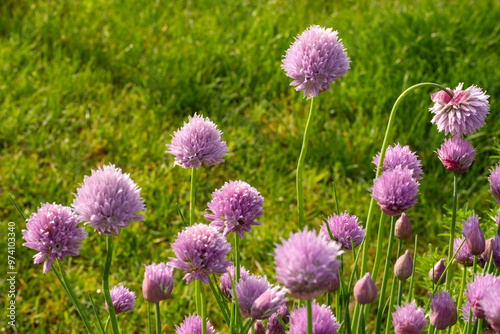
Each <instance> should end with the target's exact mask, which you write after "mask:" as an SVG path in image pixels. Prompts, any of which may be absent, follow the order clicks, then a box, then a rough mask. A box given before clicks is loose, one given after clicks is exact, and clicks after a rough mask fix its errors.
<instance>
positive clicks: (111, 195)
mask: <svg viewBox="0 0 500 334" xmlns="http://www.w3.org/2000/svg"><path fill="white" fill-rule="evenodd" d="M282 67H283V69H284V70H285V71H286V74H287V75H288V76H289V77H290V78H292V79H293V82H292V85H294V86H297V87H296V89H297V90H298V91H301V90H303V91H304V97H307V98H308V99H310V98H314V97H316V96H317V95H318V94H319V93H321V92H323V91H325V90H328V89H329V88H330V83H332V82H334V81H336V80H338V79H339V78H341V77H343V76H344V75H345V74H346V72H347V70H348V69H349V58H347V54H346V52H345V49H344V46H343V44H342V43H341V41H340V40H339V39H338V36H337V32H336V31H332V29H324V28H321V27H319V26H312V27H310V28H309V29H307V30H306V31H305V32H304V33H303V34H302V35H299V36H298V37H297V39H296V40H295V42H294V43H293V44H292V46H291V47H290V49H289V50H288V51H287V53H286V56H285V58H284V60H283V65H282ZM462 88H463V86H462V84H460V85H459V86H458V87H457V88H456V89H455V90H454V91H453V90H446V91H445V90H442V91H439V92H437V93H435V94H432V95H431V98H432V101H433V102H434V103H435V104H434V106H433V107H432V108H431V109H430V111H431V112H432V113H433V114H434V118H433V119H432V122H433V123H435V124H436V125H437V127H438V130H439V131H444V132H445V134H451V135H452V136H453V137H452V138H451V139H446V140H445V141H444V143H443V145H442V146H441V148H440V149H438V150H437V154H438V156H439V159H440V160H441V162H442V164H443V166H444V167H445V168H446V169H447V170H449V171H453V172H456V173H464V172H466V171H467V170H468V168H469V167H470V166H471V164H472V162H473V160H474V155H475V152H476V150H475V149H474V148H473V147H472V145H471V144H470V142H469V141H468V140H467V139H465V138H463V136H465V135H467V134H470V133H474V132H476V131H477V130H478V129H479V128H480V127H482V126H483V125H484V119H485V117H486V115H487V114H488V108H489V104H488V101H487V98H488V96H487V95H485V94H484V93H483V92H482V90H481V89H479V88H477V87H475V86H472V87H469V88H467V89H466V90H463V89H462ZM221 135H222V132H221V131H220V130H218V129H217V127H216V125H215V124H214V123H213V122H212V121H210V120H209V119H208V118H205V117H203V116H201V115H197V114H195V115H194V116H192V117H189V121H188V122H187V123H185V124H184V126H183V127H182V128H180V129H179V130H177V131H176V132H175V133H174V134H173V138H172V142H171V144H168V145H167V148H168V151H167V153H169V154H172V155H174V156H175V165H178V166H181V167H183V168H186V169H198V168H199V167H200V166H202V167H204V168H207V167H210V166H214V165H217V164H219V163H220V162H223V161H224V156H225V155H227V152H228V148H227V146H226V143H225V142H224V141H222V137H221ZM373 163H374V164H375V166H377V170H376V174H377V177H376V179H375V180H374V182H373V187H372V188H371V195H372V197H373V199H374V200H375V201H376V202H377V203H378V205H379V207H380V209H381V210H382V212H383V213H384V214H386V215H388V216H390V217H396V216H399V218H398V219H397V220H396V221H394V218H392V221H391V238H392V236H393V235H394V236H396V237H397V238H398V239H399V240H400V248H401V240H405V239H408V238H410V236H411V233H412V227H411V224H410V221H409V219H408V217H407V216H406V214H405V212H407V211H408V210H409V209H410V208H412V207H413V206H414V205H415V204H416V203H417V195H418V187H419V181H420V180H422V173H423V171H422V164H421V161H420V160H419V158H418V156H417V154H416V153H415V152H412V151H411V149H410V148H409V146H401V145H400V144H399V143H396V144H393V145H390V146H388V147H387V149H386V150H385V149H383V150H382V151H381V152H380V153H379V154H377V155H376V156H375V157H374V159H373ZM378 166H380V168H379V167H378ZM193 175H194V174H193ZM489 181H490V186H491V193H492V194H493V197H494V199H495V201H496V202H497V203H498V204H500V165H497V166H496V167H495V168H494V169H492V170H491V174H490V178H489ZM74 195H75V198H74V201H73V203H72V205H71V207H64V206H62V205H58V204H55V203H54V204H48V203H46V204H42V205H41V207H40V208H39V209H38V211H37V212H36V213H33V214H32V215H31V216H30V217H29V219H28V220H27V225H26V230H23V238H24V240H25V241H26V242H25V243H24V246H26V247H29V248H32V249H34V250H36V251H37V252H38V253H37V254H36V255H35V256H34V262H35V263H36V264H39V263H42V262H43V261H45V264H44V269H43V272H44V273H48V272H49V270H50V268H51V267H52V262H53V261H54V260H56V259H58V260H60V261H61V262H62V261H63V260H64V258H65V257H68V256H74V255H78V251H79V249H81V247H82V242H83V240H84V239H85V238H86V237H87V233H86V232H84V228H83V227H78V225H79V223H80V222H86V224H87V225H89V226H91V227H92V228H93V229H94V230H95V232H97V233H99V234H100V235H105V236H107V237H111V236H116V235H118V234H119V233H120V230H121V229H122V228H125V227H127V226H128V225H129V223H130V222H132V221H140V220H143V216H142V215H140V214H138V213H139V212H141V211H143V210H144V209H145V205H144V201H143V200H142V198H141V196H140V189H139V187H138V186H137V185H136V184H135V183H134V182H133V181H132V180H131V179H130V176H129V175H128V174H124V173H123V172H122V170H121V169H119V168H117V167H115V166H114V165H112V164H110V165H105V166H103V167H101V168H98V169H97V170H93V171H92V174H91V176H86V177H85V178H84V180H83V183H82V184H81V185H80V188H78V190H77V191H76V194H74ZM263 203H264V198H263V197H262V196H261V195H260V193H259V191H257V189H255V188H253V187H252V186H250V185H249V184H248V183H246V182H244V181H229V182H226V183H225V184H224V185H223V186H222V187H221V188H220V189H218V190H215V191H214V192H213V193H212V200H211V201H210V202H209V203H208V204H207V209H206V212H207V213H206V214H205V216H204V217H205V218H206V219H207V220H208V221H209V222H210V224H204V223H193V222H192V218H193V217H190V218H191V224H190V226H187V227H186V228H184V229H183V230H182V231H180V232H179V233H178V234H177V236H176V238H175V241H174V242H173V243H172V244H171V246H172V250H173V253H174V255H175V256H174V257H170V258H169V261H168V263H158V264H156V263H152V264H151V265H149V266H146V267H145V273H144V280H143V283H142V294H143V296H144V298H145V299H146V300H147V301H148V302H150V303H154V304H157V305H159V302H160V301H162V300H167V299H169V298H170V297H171V295H172V292H173V270H174V269H178V270H181V271H182V272H183V273H184V278H183V279H184V280H185V281H186V284H190V283H191V282H196V286H197V292H196V293H197V295H196V302H197V312H198V313H200V314H197V315H192V314H190V315H187V316H186V318H185V320H184V321H183V323H181V324H180V325H178V326H176V327H175V331H176V333H177V334H187V333H190V334H193V333H194V334H198V333H200V334H201V333H203V334H205V333H210V334H212V333H214V332H215V331H214V329H213V327H212V326H211V324H210V322H208V321H207V314H206V312H205V311H204V307H205V306H203V305H199V303H201V302H202V300H203V297H201V296H202V295H203V289H204V288H203V284H202V283H204V284H207V285H210V287H211V288H212V289H211V290H212V291H213V293H214V297H215V298H216V299H217V302H218V305H219V307H220V311H221V313H222V314H223V316H224V319H225V320H226V322H228V326H229V328H230V332H231V333H232V332H234V330H235V329H241V330H243V332H246V331H248V330H249V329H250V332H253V333H258V334H263V333H266V334H282V333H285V332H286V333H291V334H304V333H310V332H311V331H312V333H315V334H323V333H325V334H326V333H329V334H333V333H338V331H339V330H341V328H346V327H348V326H349V327H350V323H349V322H348V321H347V322H346V321H344V322H343V323H342V325H341V324H340V323H339V321H338V320H337V317H336V316H335V315H334V313H333V312H332V307H331V301H328V302H327V304H324V305H321V304H319V303H316V302H314V299H316V298H317V297H319V296H320V295H322V294H324V293H326V294H327V297H328V298H327V299H328V300H330V298H329V297H331V296H329V294H331V293H334V292H337V291H338V290H339V289H340V291H341V292H340V293H341V294H342V298H344V299H345V298H347V299H346V301H347V303H345V304H344V305H347V306H348V304H349V295H350V294H352V295H353V296H354V299H355V300H356V302H357V303H358V304H359V305H363V306H361V312H358V316H359V314H361V316H360V319H361V318H362V317H363V315H362V313H363V308H364V307H365V305H368V304H371V303H373V302H374V301H375V300H376V299H377V297H379V301H380V303H379V310H378V311H377V317H379V316H380V317H381V315H382V312H383V306H384V304H385V299H384V298H385V290H386V285H387V269H388V266H387V265H386V269H385V272H384V281H383V283H382V287H381V289H380V291H378V289H377V286H376V284H375V282H374V281H373V279H372V276H376V275H377V270H374V273H373V274H372V275H370V273H362V274H364V276H362V277H361V275H359V277H360V278H359V279H358V280H357V282H356V283H355V285H354V287H352V286H351V285H350V284H347V285H346V282H345V281H344V277H343V274H344V272H343V270H342V269H341V268H342V261H343V258H342V254H343V253H344V252H348V251H353V253H354V251H355V248H356V247H358V246H360V245H362V244H363V243H364V241H365V240H366V239H365V237H366V235H365V234H366V233H367V231H366V230H365V229H363V228H362V226H361V224H360V222H359V221H358V218H357V217H356V216H354V215H351V214H349V213H348V212H344V213H340V212H337V213H334V214H332V215H331V216H330V217H328V218H327V219H326V221H324V222H323V224H322V226H320V227H319V230H318V231H316V230H314V229H313V230H310V229H308V228H307V227H306V228H304V229H302V230H299V231H298V232H295V233H290V235H289V237H288V239H284V238H282V239H281V243H279V244H276V247H275V249H274V253H273V254H272V256H273V260H274V269H275V273H276V275H275V279H276V281H277V283H279V284H281V285H276V284H272V283H270V282H269V280H268V279H267V277H265V276H264V277H262V276H257V275H254V274H251V273H250V272H248V271H247V270H246V269H245V268H244V266H241V265H240V264H239V249H238V243H239V240H240V239H244V236H245V233H248V232H250V231H252V227H253V226H258V225H260V224H261V223H260V222H258V221H257V220H258V219H259V217H261V215H262V214H263V210H262V206H263ZM191 204H192V205H193V203H191ZM499 220H500V213H499V215H498V217H497V224H499ZM380 228H383V227H382V226H381V227H380ZM231 233H233V234H234V236H235V238H234V240H235V242H234V245H235V249H234V252H233V260H234V261H230V260H228V259H227V258H228V256H229V254H230V253H231V252H232V251H233V249H232V247H231V244H230V243H229V242H228V240H227V236H228V235H230V234H231ZM462 234H463V236H462V237H460V238H456V239H455V240H454V247H453V254H454V256H453V259H454V261H455V262H456V263H459V264H462V265H463V266H465V267H471V266H472V267H473V269H474V272H475V270H476V264H478V265H480V266H483V267H484V268H485V270H484V272H483V273H482V274H477V275H475V276H473V278H472V280H471V281H470V282H469V283H468V284H467V289H466V291H465V295H466V297H467V300H466V301H465V303H464V304H463V306H461V307H460V305H459V308H460V309H461V313H462V318H463V319H464V321H466V322H470V321H473V322H474V323H477V322H476V320H475V319H486V321H487V323H488V326H490V327H491V328H492V329H493V330H494V331H496V332H497V333H500V303H499V302H498V301H499V300H500V278H498V277H496V276H494V275H492V274H491V273H490V269H492V268H493V266H495V267H497V268H500V236H499V235H495V236H494V237H492V238H491V239H489V240H487V241H486V240H485V238H484V235H483V232H482V230H481V228H480V226H479V219H478V216H471V217H469V218H468V219H466V220H464V221H463V230H462ZM389 244H390V245H392V241H391V240H389ZM367 246H368V245H364V247H367ZM389 247H392V246H389ZM390 250H391V249H390V248H389V251H388V256H389V257H390V255H391V252H390ZM449 251H450V252H451V250H449ZM358 254H359V253H358ZM387 263H390V259H388V260H387ZM450 265H451V263H450V262H448V263H445V261H444V259H441V260H440V261H438V262H437V263H436V264H435V265H434V267H433V268H431V269H430V271H429V279H430V280H431V281H432V282H433V283H434V284H435V286H436V288H435V289H434V290H433V291H432V292H431V294H430V299H429V304H430V307H429V315H428V317H429V321H430V323H431V325H432V326H434V327H435V328H436V329H438V330H440V329H445V328H448V327H451V326H453V325H454V324H455V323H456V322H457V319H458V314H457V307H456V306H455V303H454V296H450V294H449V293H448V291H450V290H449V286H447V288H446V290H448V291H446V290H444V289H443V290H442V291H440V292H439V291H438V286H439V285H440V284H443V283H445V282H446V272H447V270H449V266H450ZM447 267H448V268H447ZM355 271H356V263H355V264H354V269H353V276H352V277H354V276H355V275H354V272H355ZM356 274H357V272H356ZM413 274H414V264H413V261H412V258H411V256H410V252H409V251H408V250H406V251H405V253H404V254H402V255H401V254H400V250H399V251H398V259H397V261H396V263H395V265H394V277H395V278H397V279H398V280H399V281H400V282H403V281H405V280H407V279H408V278H410V277H412V275H413ZM215 275H220V276H219V278H218V279H219V286H218V288H217V289H216V287H214V286H215V284H214V282H212V278H211V276H212V277H214V280H215ZM351 280H352V279H351ZM394 282H396V280H394ZM401 284H402V283H400V287H401ZM393 287H394V285H393ZM393 290H394V289H393ZM410 290H411V288H410ZM109 293H110V297H111V301H112V303H113V310H114V313H115V314H119V313H124V312H127V311H131V310H133V309H134V308H135V302H136V296H135V294H134V292H131V291H129V290H128V289H127V288H125V287H123V286H116V287H114V288H113V289H111V290H110V291H109ZM287 293H288V294H289V295H290V296H291V297H292V298H295V299H299V300H303V301H305V302H300V303H299V306H295V307H294V308H293V309H292V310H291V311H290V312H289V311H288V307H287V301H288V298H287V297H286V295H287ZM378 295H379V296H378ZM400 297H401V296H399V298H398V301H397V302H396V303H395V304H396V307H395V309H394V312H390V313H389V314H390V316H392V325H393V327H394V330H395V332H396V333H398V334H403V333H420V332H421V331H422V330H423V329H424V328H425V327H426V325H427V319H426V315H425V311H424V309H423V308H421V307H418V306H417V304H416V301H415V300H412V301H410V300H408V301H407V302H406V303H405V304H403V303H402V302H401V298H400ZM459 298H460V301H459V304H460V303H461V299H462V296H461V294H460V295H459ZM391 300H392V296H391ZM227 304H229V305H230V306H231V307H228V306H227ZM338 306H339V304H337V307H338ZM392 306H393V305H392V304H390V305H389V309H390V310H391V309H392ZM158 307H159V306H158ZM106 308H107V309H108V305H107V303H106ZM200 310H201V311H200ZM108 311H110V310H109V309H108ZM344 312H345V313H344V314H346V317H345V319H349V308H348V307H346V309H345V310H344ZM110 313H111V312H110ZM229 313H230V314H231V316H229ZM338 314H339V312H338V310H337V315H338ZM340 314H342V312H340ZM157 317H159V315H158V314H157ZM240 317H243V318H245V319H249V321H246V322H245V323H244V324H243V323H242V321H241V319H240ZM341 322H342V321H341ZM379 322H380V319H377V332H378V331H379V329H380V327H379ZM360 324H361V326H364V325H363V322H360ZM357 325H358V324H357V323H356V324H355V326H357ZM355 328H356V327H355ZM89 331H90V330H89ZM237 332H240V331H237Z"/></svg>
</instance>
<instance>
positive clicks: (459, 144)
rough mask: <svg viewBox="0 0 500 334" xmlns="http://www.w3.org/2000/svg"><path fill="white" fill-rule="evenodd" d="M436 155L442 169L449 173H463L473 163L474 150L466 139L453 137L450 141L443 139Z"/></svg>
mask: <svg viewBox="0 0 500 334" xmlns="http://www.w3.org/2000/svg"><path fill="white" fill-rule="evenodd" d="M436 153H437V154H438V156H439V160H441V162H442V163H443V166H444V168H446V169H447V170H449V171H451V172H457V173H465V172H466V171H467V169H469V167H470V165H472V162H473V161H474V154H476V149H475V148H474V147H472V145H471V143H470V142H469V141H468V140H467V139H464V138H461V137H460V136H455V137H453V138H451V139H445V141H444V143H443V145H441V148H439V149H438V150H437V152H436Z"/></svg>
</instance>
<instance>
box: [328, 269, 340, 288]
mask: <svg viewBox="0 0 500 334" xmlns="http://www.w3.org/2000/svg"><path fill="white" fill-rule="evenodd" d="M339 287H340V277H339V272H338V270H337V272H336V274H335V277H334V278H333V279H332V280H331V281H330V283H328V286H327V289H326V291H327V292H329V293H334V292H335V291H337V290H338V289H339Z"/></svg>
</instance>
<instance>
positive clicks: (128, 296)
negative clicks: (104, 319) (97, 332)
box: [105, 285, 135, 314]
mask: <svg viewBox="0 0 500 334" xmlns="http://www.w3.org/2000/svg"><path fill="white" fill-rule="evenodd" d="M109 294H110V295H111V301H112V302H113V309H114V310H115V314H119V313H125V312H128V311H132V310H133V309H134V308H135V293H133V292H132V291H130V290H129V289H127V288H125V287H123V286H121V285H120V286H115V287H113V288H112V289H111V290H109ZM105 306H106V310H107V311H108V312H109V310H108V304H105Z"/></svg>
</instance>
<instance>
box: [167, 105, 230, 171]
mask: <svg viewBox="0 0 500 334" xmlns="http://www.w3.org/2000/svg"><path fill="white" fill-rule="evenodd" d="M221 136H222V132H221V131H220V130H218V129H217V126H216V125H215V123H214V122H212V121H211V120H210V119H209V118H208V117H207V118H204V117H203V115H198V114H194V116H192V117H191V116H189V121H188V122H187V123H186V122H184V125H183V126H182V128H180V129H178V130H177V131H175V132H174V134H173V135H172V143H171V144H167V145H166V146H167V148H168V151H166V153H169V154H172V155H174V156H175V162H174V166H175V165H178V166H181V167H182V168H187V169H189V168H196V169H198V167H199V166H200V165H201V166H202V167H204V168H206V167H209V166H214V165H218V164H219V163H221V162H223V161H224V159H223V157H224V156H225V155H227V151H228V148H227V146H226V142H225V141H222V139H221Z"/></svg>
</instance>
